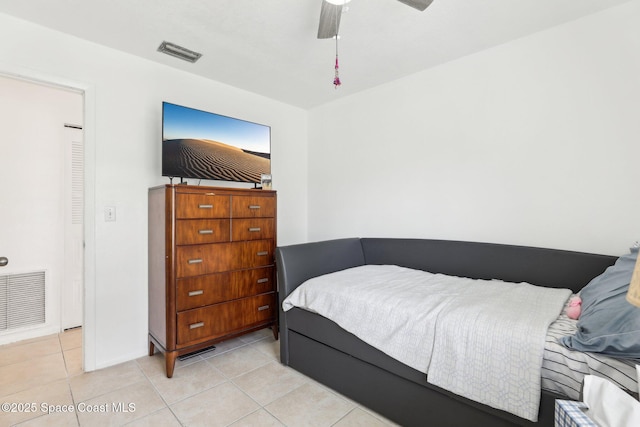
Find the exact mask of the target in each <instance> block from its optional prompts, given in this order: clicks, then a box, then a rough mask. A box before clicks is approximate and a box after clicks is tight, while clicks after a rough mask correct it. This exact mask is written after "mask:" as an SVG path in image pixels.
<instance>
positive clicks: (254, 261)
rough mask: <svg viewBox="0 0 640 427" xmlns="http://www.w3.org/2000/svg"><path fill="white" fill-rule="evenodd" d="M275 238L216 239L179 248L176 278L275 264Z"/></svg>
mask: <svg viewBox="0 0 640 427" xmlns="http://www.w3.org/2000/svg"><path fill="white" fill-rule="evenodd" d="M273 246H274V245H273V240H270V239H269V240H251V241H247V242H232V243H212V244H207V245H188V246H178V247H177V248H176V278H178V279H180V278H183V277H191V276H200V275H204V274H211V273H220V272H223V271H228V270H241V269H243V268H251V267H266V266H269V265H273V260H274V258H273V256H274V253H273V251H274V247H273Z"/></svg>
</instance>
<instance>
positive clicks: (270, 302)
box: [177, 293, 277, 346]
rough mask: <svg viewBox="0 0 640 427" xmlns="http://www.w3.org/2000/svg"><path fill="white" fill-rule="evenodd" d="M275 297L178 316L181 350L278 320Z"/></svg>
mask: <svg viewBox="0 0 640 427" xmlns="http://www.w3.org/2000/svg"><path fill="white" fill-rule="evenodd" d="M276 309H277V308H276V305H275V293H269V294H263V295H257V296H253V297H249V298H243V299H239V300H234V301H230V302H225V303H221V304H215V305H211V306H207V307H202V308H197V309H194V310H188V311H183V312H180V313H178V314H177V342H178V345H179V346H184V345H192V344H197V343H198V342H202V341H206V340H210V339H216V338H218V337H223V336H225V335H230V334H233V333H238V332H242V331H243V330H245V329H248V328H251V327H254V326H260V324H266V323H268V322H271V321H273V320H274V319H275V313H276Z"/></svg>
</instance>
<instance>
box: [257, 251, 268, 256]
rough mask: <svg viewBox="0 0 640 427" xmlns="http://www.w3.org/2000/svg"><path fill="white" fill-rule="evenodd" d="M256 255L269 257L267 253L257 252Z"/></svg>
mask: <svg viewBox="0 0 640 427" xmlns="http://www.w3.org/2000/svg"><path fill="white" fill-rule="evenodd" d="M256 255H258V256H265V255H269V251H261V252H258V253H257V254H256Z"/></svg>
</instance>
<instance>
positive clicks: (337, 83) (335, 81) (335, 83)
mask: <svg viewBox="0 0 640 427" xmlns="http://www.w3.org/2000/svg"><path fill="white" fill-rule="evenodd" d="M336 8H337V6H336ZM338 38H339V37H338V14H337V13H336V65H335V67H334V69H335V75H334V77H333V86H334V89H338V86H340V85H341V84H342V82H341V81H340V70H339V69H340V66H339V65H338Z"/></svg>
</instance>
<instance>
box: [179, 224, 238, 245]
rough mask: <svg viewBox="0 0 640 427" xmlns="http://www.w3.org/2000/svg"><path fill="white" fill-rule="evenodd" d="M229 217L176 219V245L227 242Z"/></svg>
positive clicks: (229, 235) (229, 226)
mask: <svg viewBox="0 0 640 427" xmlns="http://www.w3.org/2000/svg"><path fill="white" fill-rule="evenodd" d="M230 237H231V220H229V219H179V220H177V221H176V245H193V244H200V243H219V242H228V241H229V240H231V239H230Z"/></svg>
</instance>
